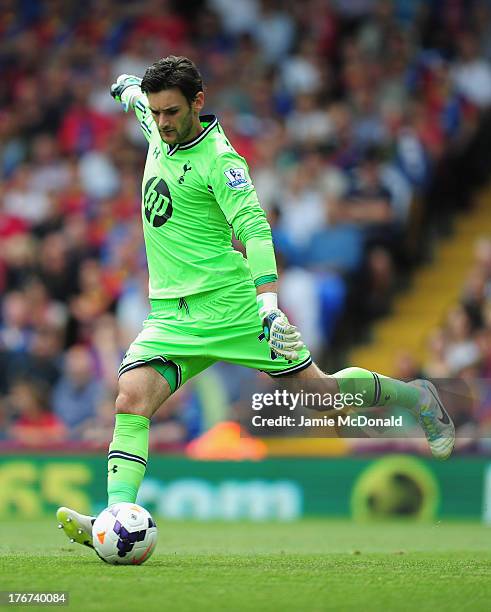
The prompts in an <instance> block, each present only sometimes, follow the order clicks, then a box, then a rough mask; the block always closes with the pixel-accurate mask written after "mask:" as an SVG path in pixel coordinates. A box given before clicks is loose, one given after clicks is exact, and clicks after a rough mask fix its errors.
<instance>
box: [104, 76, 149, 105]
mask: <svg viewBox="0 0 491 612" xmlns="http://www.w3.org/2000/svg"><path fill="white" fill-rule="evenodd" d="M141 82H142V80H141V79H140V78H139V77H136V76H132V75H131V74H122V75H120V76H118V78H117V79H116V83H113V84H112V85H111V96H112V97H113V98H114V99H115V100H116V101H117V102H121V104H122V106H123V110H124V112H125V113H127V112H128V110H129V108H130V107H131V106H132V105H133V99H134V98H135V97H136V96H141V95H142V91H141V89H140V85H141Z"/></svg>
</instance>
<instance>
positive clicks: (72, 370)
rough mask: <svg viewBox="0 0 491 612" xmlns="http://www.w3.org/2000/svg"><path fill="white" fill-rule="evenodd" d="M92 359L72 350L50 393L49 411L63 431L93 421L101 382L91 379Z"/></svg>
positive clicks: (81, 349) (77, 348) (73, 431)
mask: <svg viewBox="0 0 491 612" xmlns="http://www.w3.org/2000/svg"><path fill="white" fill-rule="evenodd" d="M94 373H95V372H94V364H93V360H92V356H91V354H90V352H89V350H88V349H87V348H85V347H84V346H80V345H75V346H72V347H71V348H70V349H69V350H68V351H67V353H66V355H65V359H64V364H63V371H62V375H61V377H60V379H59V380H58V382H57V383H56V385H55V387H54V390H53V410H54V413H55V414H56V416H57V417H58V418H59V419H60V420H61V421H62V422H63V423H64V425H65V426H66V428H67V430H68V431H69V432H70V433H71V434H72V435H76V431H77V429H76V428H77V427H78V426H79V425H80V424H82V423H83V422H84V421H85V420H86V419H89V418H91V417H93V416H94V415H95V413H96V410H97V407H98V405H99V402H100V401H101V400H102V397H103V391H104V389H103V386H102V384H101V381H100V380H99V379H98V378H96V377H95V376H94Z"/></svg>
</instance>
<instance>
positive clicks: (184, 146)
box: [167, 115, 218, 156]
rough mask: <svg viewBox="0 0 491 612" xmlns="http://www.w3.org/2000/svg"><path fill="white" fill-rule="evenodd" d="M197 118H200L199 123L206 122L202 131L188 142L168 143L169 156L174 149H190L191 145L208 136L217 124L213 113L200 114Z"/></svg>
mask: <svg viewBox="0 0 491 612" xmlns="http://www.w3.org/2000/svg"><path fill="white" fill-rule="evenodd" d="M199 120H200V123H208V125H207V126H206V127H205V129H204V130H203V131H202V132H200V133H199V134H198V135H197V136H196V138H193V140H190V141H189V142H185V143H183V144H176V145H173V146H172V147H171V146H170V145H167V155H169V156H171V155H174V153H175V152H176V151H185V150H187V149H191V148H192V147H195V146H196V145H197V144H199V143H200V142H201V141H202V140H204V139H205V138H206V137H207V136H208V134H209V133H210V132H211V130H212V129H213V128H214V127H215V126H216V125H217V124H218V119H217V118H216V116H215V115H201V116H200V118H199Z"/></svg>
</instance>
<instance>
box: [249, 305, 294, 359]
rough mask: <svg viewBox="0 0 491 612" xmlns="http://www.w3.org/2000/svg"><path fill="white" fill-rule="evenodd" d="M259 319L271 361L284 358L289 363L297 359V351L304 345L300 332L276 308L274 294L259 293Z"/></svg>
mask: <svg viewBox="0 0 491 612" xmlns="http://www.w3.org/2000/svg"><path fill="white" fill-rule="evenodd" d="M257 306H258V310H259V318H260V319H261V321H262V328H263V334H264V335H263V334H261V336H260V338H261V339H262V338H265V339H266V340H267V342H268V344H269V347H270V349H271V359H276V358H277V357H278V356H279V357H284V358H285V359H288V360H289V361H295V360H296V359H298V351H299V350H300V349H301V348H303V346H304V343H303V341H302V337H301V335H300V332H299V331H298V330H297V328H296V327H295V325H292V324H291V323H290V322H289V321H288V318H287V316H286V315H285V313H284V312H282V311H281V310H280V309H279V308H278V296H277V295H276V293H260V294H259V295H258V296H257Z"/></svg>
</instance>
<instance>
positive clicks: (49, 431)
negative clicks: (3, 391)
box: [7, 379, 66, 446]
mask: <svg viewBox="0 0 491 612" xmlns="http://www.w3.org/2000/svg"><path fill="white" fill-rule="evenodd" d="M7 403H8V405H9V409H10V410H11V412H12V414H13V422H12V424H11V425H10V427H9V434H10V437H11V438H12V439H13V440H16V441H18V442H20V443H22V444H25V445H27V446H49V445H50V444H56V443H59V442H62V441H63V440H65V439H66V430H65V427H64V425H63V423H62V422H61V420H60V419H59V418H58V417H57V416H56V415H55V414H53V413H52V412H51V410H50V407H49V388H48V386H47V385H46V383H42V382H39V381H34V380H29V379H19V380H18V381H17V382H15V383H14V384H13V385H12V388H11V390H10V394H9V396H8V397H7Z"/></svg>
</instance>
